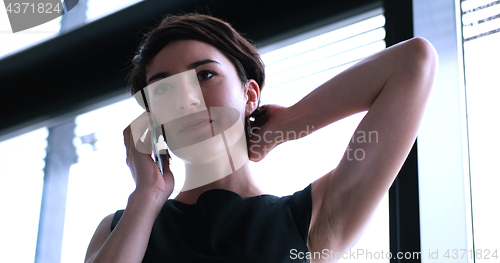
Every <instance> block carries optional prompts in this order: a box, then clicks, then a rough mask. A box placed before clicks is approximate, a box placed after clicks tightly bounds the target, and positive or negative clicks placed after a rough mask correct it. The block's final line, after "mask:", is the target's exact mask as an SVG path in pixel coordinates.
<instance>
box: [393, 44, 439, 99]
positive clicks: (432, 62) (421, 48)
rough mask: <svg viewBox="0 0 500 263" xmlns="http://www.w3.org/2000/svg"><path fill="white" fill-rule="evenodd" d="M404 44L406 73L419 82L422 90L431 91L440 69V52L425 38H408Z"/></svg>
mask: <svg viewBox="0 0 500 263" xmlns="http://www.w3.org/2000/svg"><path fill="white" fill-rule="evenodd" d="M403 45H404V50H403V52H404V53H405V55H404V56H403V57H404V62H403V67H402V68H401V69H404V71H405V73H403V74H410V75H409V77H410V79H409V80H410V81H412V82H413V83H415V84H417V85H415V87H420V88H421V89H422V91H424V90H425V91H426V93H427V94H429V93H430V91H431V89H432V87H433V85H434V80H435V77H436V73H437V69H438V63H439V62H438V60H439V59H438V54H437V52H436V49H435V48H434V46H433V45H432V44H431V43H430V42H429V41H428V40H427V39H425V38H421V37H416V38H412V39H410V40H407V41H406V42H405V43H403Z"/></svg>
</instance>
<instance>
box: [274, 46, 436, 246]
mask: <svg viewBox="0 0 500 263" xmlns="http://www.w3.org/2000/svg"><path fill="white" fill-rule="evenodd" d="M437 60H438V59H437V54H436V52H435V50H434V48H433V47H432V45H431V44H430V43H429V42H428V41H427V40H425V39H422V38H414V39H411V40H408V41H405V42H402V43H400V44H397V45H395V46H392V47H390V48H387V49H385V50H383V51H381V52H379V53H377V54H375V55H372V56H370V57H368V58H366V59H364V60H363V61H361V62H359V63H357V64H356V65H354V66H353V67H351V68H349V69H347V70H346V71H344V72H342V73H340V74H339V75H337V76H335V77H334V78H332V79H331V80H329V81H328V82H326V83H325V84H323V85H321V86H320V87H318V88H317V89H315V90H314V91H313V92H311V93H310V94H309V95H307V96H306V97H304V98H303V99H302V100H301V101H299V102H298V103H297V104H295V105H293V106H291V107H290V108H287V109H286V110H283V111H282V112H281V114H280V116H279V121H280V122H281V123H280V124H279V125H278V126H279V127H281V129H282V130H286V131H289V130H296V131H300V130H303V129H304V127H306V125H309V126H311V125H314V126H315V127H323V126H326V125H328V124H330V123H332V122H335V121H337V120H339V119H342V118H344V117H346V116H349V115H352V114H354V113H357V112H360V111H365V110H368V113H367V114H366V116H365V117H364V118H363V120H362V121H361V123H360V124H359V126H358V127H357V129H356V131H355V133H354V135H353V139H352V140H351V141H350V143H349V146H348V149H347V150H346V152H345V153H344V156H343V158H342V160H341V162H340V163H339V165H338V166H337V168H336V169H335V170H333V171H331V172H329V173H328V174H326V175H324V176H323V177H321V178H320V179H318V180H317V181H315V182H314V183H313V184H312V198H313V214H312V219H311V225H310V230H309V240H308V246H309V249H310V251H311V252H313V251H320V252H321V250H322V249H325V248H326V249H331V250H334V251H339V252H341V251H346V250H348V249H350V248H351V247H352V245H353V244H354V243H355V242H356V241H357V240H358V238H359V237H360V235H361V233H362V231H363V229H364V228H365V226H366V224H367V222H368V221H369V219H370V217H371V215H372V213H373V212H374V210H375V209H376V207H377V205H378V204H379V202H380V200H381V199H382V197H383V196H384V194H385V193H386V192H387V191H388V189H389V187H390V186H391V184H392V182H393V181H394V179H395V177H396V175H397V174H398V171H399V170H400V168H401V166H402V165H403V163H404V161H405V159H406V157H407V155H408V153H409V151H410V149H411V147H412V145H413V143H414V141H415V138H416V136H417V132H418V128H419V125H420V122H421V120H422V116H423V113H424V110H425V106H426V103H427V100H428V98H429V94H430V92H431V89H432V85H433V82H434V77H435V72H436V68H437ZM370 132H371V134H370ZM363 134H364V135H365V137H363ZM368 136H371V137H368ZM375 136H377V137H375ZM370 139H371V140H370ZM357 149H361V150H362V151H361V150H359V151H358V153H357V155H356V156H355V155H354V154H355V150H357Z"/></svg>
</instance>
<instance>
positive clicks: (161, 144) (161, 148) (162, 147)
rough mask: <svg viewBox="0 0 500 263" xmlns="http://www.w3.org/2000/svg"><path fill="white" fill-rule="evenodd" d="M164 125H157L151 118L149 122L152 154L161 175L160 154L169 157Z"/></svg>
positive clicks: (161, 163) (161, 162)
mask: <svg viewBox="0 0 500 263" xmlns="http://www.w3.org/2000/svg"><path fill="white" fill-rule="evenodd" d="M165 138H166V135H165V127H164V126H163V124H162V125H157V123H156V122H155V121H154V120H152V122H151V146H152V147H151V148H152V150H153V156H154V160H155V163H156V165H157V166H158V169H159V170H160V173H161V174H162V175H163V159H162V158H161V156H160V155H161V154H163V155H166V156H167V158H170V156H169V155H168V150H167V142H166V140H165ZM167 161H168V159H167Z"/></svg>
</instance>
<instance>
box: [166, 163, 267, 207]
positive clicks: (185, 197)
mask: <svg viewBox="0 0 500 263" xmlns="http://www.w3.org/2000/svg"><path fill="white" fill-rule="evenodd" d="M248 162H249V161H248V160H247V161H246V162H245V163H244V164H243V165H242V166H241V167H240V168H239V169H237V170H235V171H234V172H232V173H230V174H229V175H227V176H225V177H223V178H221V179H219V180H216V181H213V182H211V183H208V184H205V185H202V186H200V187H197V188H193V189H190V190H186V191H184V190H183V191H181V192H180V193H179V194H178V195H177V197H175V200H177V201H180V202H182V203H186V204H194V203H196V201H197V200H198V197H199V196H200V195H201V194H202V193H203V192H205V191H208V190H210V189H225V190H229V191H232V192H235V193H237V194H239V195H241V196H243V197H250V196H256V195H261V194H262V193H263V192H262V190H261V189H260V188H259V187H258V186H257V185H256V184H255V182H254V181H253V179H252V175H251V171H250V167H249V163H248ZM191 171H193V170H191ZM196 176H199V174H196V175H195V174H192V173H188V167H187V166H186V182H187V181H188V180H191V179H190V178H196ZM185 185H186V184H185Z"/></svg>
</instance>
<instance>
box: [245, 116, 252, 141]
mask: <svg viewBox="0 0 500 263" xmlns="http://www.w3.org/2000/svg"><path fill="white" fill-rule="evenodd" d="M245 132H246V136H247V141H250V139H252V135H253V134H252V126H251V125H250V116H247V117H245Z"/></svg>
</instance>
